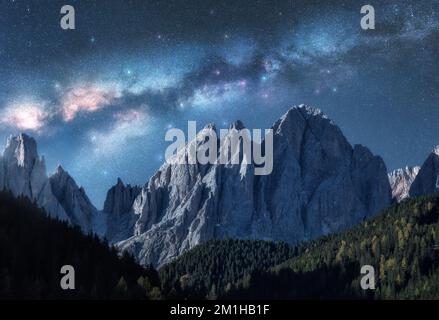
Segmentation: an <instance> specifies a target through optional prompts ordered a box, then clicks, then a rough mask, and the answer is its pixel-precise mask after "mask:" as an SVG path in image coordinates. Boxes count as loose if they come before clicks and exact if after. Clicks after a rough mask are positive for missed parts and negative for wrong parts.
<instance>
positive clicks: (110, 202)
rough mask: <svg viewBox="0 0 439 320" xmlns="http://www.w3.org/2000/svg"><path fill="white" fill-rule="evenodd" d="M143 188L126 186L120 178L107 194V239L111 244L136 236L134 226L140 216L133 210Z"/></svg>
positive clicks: (105, 207)
mask: <svg viewBox="0 0 439 320" xmlns="http://www.w3.org/2000/svg"><path fill="white" fill-rule="evenodd" d="M140 191H141V188H140V187H138V186H133V187H132V186H131V185H129V184H128V185H126V186H125V184H124V183H123V181H122V180H121V179H120V178H118V179H117V183H116V184H115V185H114V186H113V187H111V188H110V190H108V192H107V197H106V199H105V203H104V213H105V214H106V215H107V218H106V219H107V221H106V226H107V230H106V234H105V237H106V238H107V239H108V241H110V242H111V243H114V242H118V241H121V240H123V239H126V238H128V237H130V236H131V235H133V234H134V224H135V222H136V219H137V218H138V216H136V215H135V213H134V211H133V210H132V207H133V204H134V200H135V199H136V197H137V196H138V195H139V193H140Z"/></svg>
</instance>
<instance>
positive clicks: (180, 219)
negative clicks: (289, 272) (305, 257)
mask: <svg viewBox="0 0 439 320" xmlns="http://www.w3.org/2000/svg"><path fill="white" fill-rule="evenodd" d="M231 128H233V129H236V130H232V131H230V132H229V135H228V136H227V137H226V139H225V140H222V142H223V144H218V150H217V154H218V157H220V156H221V154H224V153H225V152H228V151H229V150H227V148H229V147H230V144H227V143H225V142H227V139H229V140H230V139H235V138H237V137H235V136H233V135H238V139H241V137H240V136H239V134H240V132H241V130H243V129H244V128H245V127H244V125H243V124H242V122H240V121H237V122H235V123H233V124H232V125H231ZM272 129H273V132H274V136H273V172H272V173H271V174H270V175H267V176H256V175H254V170H253V169H254V168H253V165H252V164H244V163H242V162H241V163H239V164H232V163H226V164H218V163H214V164H206V165H200V164H177V163H181V162H178V161H177V162H172V161H170V162H167V163H165V164H163V165H162V166H161V167H160V169H159V170H158V171H157V172H156V173H155V174H154V175H153V176H152V177H151V178H150V179H149V181H148V182H147V183H146V184H145V185H144V186H143V187H137V186H131V185H125V184H124V183H123V182H122V181H121V180H120V179H118V181H117V184H116V185H115V186H113V187H112V188H111V189H110V190H109V191H108V193H107V198H106V200H105V203H104V208H103V210H98V209H96V208H95V207H94V206H93V204H92V203H91V201H90V199H89V198H88V197H87V195H86V193H85V191H84V189H83V188H81V187H79V186H78V185H77V183H76V182H75V180H74V179H73V178H72V177H71V176H70V175H69V174H68V172H66V171H65V170H64V169H63V168H62V167H61V166H58V168H57V169H56V171H55V173H54V174H52V175H50V176H49V175H47V172H46V167H45V161H44V158H43V157H40V156H39V155H38V152H37V144H36V142H35V140H34V139H33V138H31V137H29V136H27V135H26V134H20V135H18V136H16V137H13V136H11V137H10V138H9V139H8V141H7V144H6V148H5V150H4V152H3V156H1V157H0V190H2V189H5V190H9V191H10V192H11V193H12V194H13V195H15V196H25V197H28V198H29V199H31V200H32V201H34V202H35V203H36V204H37V205H38V206H39V207H41V208H44V209H45V210H46V211H47V212H48V214H49V215H50V216H51V217H54V218H57V219H60V220H64V221H68V222H69V223H70V224H72V225H77V226H79V227H80V228H81V230H82V231H83V232H84V233H96V234H97V235H99V236H100V237H102V238H106V239H107V240H108V241H109V242H110V243H112V244H114V245H116V246H117V248H118V249H119V250H121V251H126V252H129V253H131V254H133V255H134V256H135V257H136V259H137V260H138V262H140V263H141V264H143V265H148V264H152V265H154V266H161V265H163V264H166V263H168V262H170V261H172V260H174V259H175V258H177V257H178V256H180V255H181V254H183V253H184V252H186V251H187V250H189V249H191V248H193V247H194V246H196V245H197V244H200V243H203V242H206V241H208V240H210V239H227V238H234V239H260V240H275V241H284V242H287V243H289V244H293V245H295V244H298V243H301V242H303V241H307V240H312V239H315V238H317V237H319V236H321V235H326V234H329V233H333V232H338V231H341V230H344V229H346V228H348V227H350V226H353V225H356V224H358V223H360V222H362V221H364V220H365V219H368V218H370V217H372V216H374V215H376V214H378V213H379V212H380V211H381V210H382V209H384V208H386V207H388V206H389V205H390V204H391V203H392V201H398V202H400V201H403V200H404V199H405V198H407V197H409V196H417V195H421V194H430V193H435V192H437V191H438V183H437V182H438V181H437V180H438V179H437V177H438V175H439V148H436V149H434V150H433V152H432V153H431V154H430V156H429V157H428V159H427V160H426V161H425V163H424V164H423V165H422V167H420V168H412V169H410V168H406V169H400V170H397V171H395V172H393V173H390V174H389V175H388V174H387V168H386V166H385V164H384V162H383V160H382V159H381V158H380V157H379V156H376V155H373V154H372V153H371V152H370V151H369V150H368V149H367V148H366V147H364V146H361V145H355V146H351V145H350V143H349V142H348V141H347V139H346V138H345V137H344V135H343V133H342V132H341V130H340V129H339V128H338V127H337V126H336V125H335V124H334V123H333V122H332V121H331V120H330V119H328V118H327V117H326V116H325V115H324V114H323V113H322V112H321V111H320V110H318V109H315V108H312V107H309V106H305V105H300V106H297V107H293V108H291V109H290V110H289V111H288V112H287V113H286V114H284V115H283V116H282V117H281V118H280V119H279V120H278V121H277V122H276V123H275V124H274V125H273V126H272ZM213 132H216V128H215V126H214V125H208V126H206V127H205V128H204V129H203V130H201V131H200V132H199V133H198V135H197V137H196V139H194V140H193V141H190V142H189V143H188V145H187V146H186V147H185V148H184V149H182V150H180V151H179V152H178V153H177V154H176V155H175V156H174V157H177V158H178V157H182V158H185V157H187V156H188V150H189V149H190V148H191V146H192V147H195V148H197V149H200V148H203V145H204V144H205V143H206V140H207V139H206V137H209V136H213V134H212V133H213ZM177 160H178V159H177Z"/></svg>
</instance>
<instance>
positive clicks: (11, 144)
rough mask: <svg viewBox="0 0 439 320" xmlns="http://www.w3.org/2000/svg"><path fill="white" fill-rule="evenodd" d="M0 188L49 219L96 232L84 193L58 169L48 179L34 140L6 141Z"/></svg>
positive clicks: (22, 136)
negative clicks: (32, 203)
mask: <svg viewBox="0 0 439 320" xmlns="http://www.w3.org/2000/svg"><path fill="white" fill-rule="evenodd" d="M0 189H5V190H8V191H10V192H11V193H12V194H13V195H15V196H25V197H28V198H29V199H32V200H34V201H35V202H36V203H37V204H38V205H39V206H40V207H42V208H44V209H46V211H47V212H48V214H49V215H50V216H52V217H54V218H57V219H60V220H65V221H68V222H70V223H72V224H74V225H78V226H80V227H81V229H82V230H83V231H84V232H86V233H90V232H92V231H93V230H94V229H95V227H94V223H95V222H94V221H95V220H96V219H97V218H98V217H99V215H98V214H97V210H96V208H95V207H94V206H93V205H92V204H91V202H90V201H89V200H88V198H87V196H86V195H85V192H84V190H83V189H81V188H79V187H78V186H77V185H76V182H75V181H74V180H73V178H72V177H70V176H69V175H68V173H67V172H65V171H64V170H63V169H62V168H61V167H59V168H58V169H57V172H56V173H55V174H54V175H52V176H51V177H47V173H46V166H45V162H44V158H40V157H39V156H38V151H37V144H36V142H35V140H34V139H33V138H31V137H29V136H27V135H25V134H20V135H18V136H16V137H14V136H11V137H10V138H9V139H8V141H7V144H6V148H5V150H4V152H3V156H2V157H0Z"/></svg>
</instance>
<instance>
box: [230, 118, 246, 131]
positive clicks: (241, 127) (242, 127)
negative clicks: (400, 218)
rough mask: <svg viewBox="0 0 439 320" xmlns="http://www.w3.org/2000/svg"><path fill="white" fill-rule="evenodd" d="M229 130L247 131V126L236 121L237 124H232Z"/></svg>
mask: <svg viewBox="0 0 439 320" xmlns="http://www.w3.org/2000/svg"><path fill="white" fill-rule="evenodd" d="M229 129H235V130H238V131H239V130H242V129H245V126H244V123H242V121H241V120H236V121H235V122H233V123H231V124H230V126H229Z"/></svg>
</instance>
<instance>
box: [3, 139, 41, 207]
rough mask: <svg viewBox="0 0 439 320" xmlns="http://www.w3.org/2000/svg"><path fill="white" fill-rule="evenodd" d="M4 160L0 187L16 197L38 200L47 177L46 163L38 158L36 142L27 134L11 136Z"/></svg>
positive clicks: (4, 153)
mask: <svg viewBox="0 0 439 320" xmlns="http://www.w3.org/2000/svg"><path fill="white" fill-rule="evenodd" d="M2 159H3V160H2V161H1V162H2V168H1V169H0V180H1V181H0V187H1V188H2V189H3V188H4V189H7V190H9V191H11V192H12V193H13V194H14V195H16V196H18V195H23V196H26V197H29V198H31V199H36V198H37V197H38V195H39V193H40V192H41V190H42V188H43V185H44V183H45V181H46V180H47V176H46V165H45V161H44V158H40V157H39V156H38V151H37V144H36V142H35V140H34V139H33V138H31V137H29V136H27V135H26V134H20V135H18V136H10V137H9V138H8V140H7V143H6V147H5V149H4V152H3V157H2Z"/></svg>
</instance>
